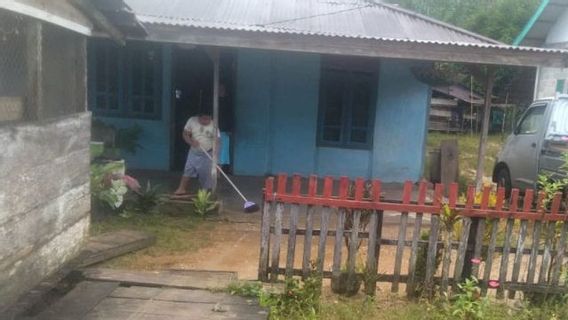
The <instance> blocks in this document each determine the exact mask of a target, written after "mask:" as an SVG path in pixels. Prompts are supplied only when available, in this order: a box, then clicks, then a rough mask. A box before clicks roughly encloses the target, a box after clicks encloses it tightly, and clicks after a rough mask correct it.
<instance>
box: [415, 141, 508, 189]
mask: <svg viewBox="0 0 568 320" xmlns="http://www.w3.org/2000/svg"><path fill="white" fill-rule="evenodd" d="M505 138H506V137H504V136H502V135H490V136H489V138H488V144H487V153H486V156H485V165H484V171H485V172H484V175H485V176H486V177H491V175H492V173H493V166H494V165H495V160H496V159H497V153H498V152H499V151H500V150H501V147H502V146H503V144H504V142H505ZM452 139H457V140H458V151H459V169H460V182H461V183H463V184H471V183H473V182H474V181H475V172H476V169H477V154H478V151H479V136H478V135H469V134H447V133H440V132H430V133H428V139H427V144H426V147H427V152H430V151H431V150H433V149H436V148H439V147H440V144H441V142H442V141H443V140H452ZM428 173H429V159H428V160H427V161H426V168H425V170H424V175H425V176H426V177H428Z"/></svg>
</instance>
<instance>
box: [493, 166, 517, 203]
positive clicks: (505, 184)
mask: <svg viewBox="0 0 568 320" xmlns="http://www.w3.org/2000/svg"><path fill="white" fill-rule="evenodd" d="M495 182H497V186H498V187H500V188H505V197H507V198H509V197H510V196H511V189H512V188H513V187H512V185H511V174H510V173H509V169H507V168H506V167H501V168H499V171H497V173H496V174H495Z"/></svg>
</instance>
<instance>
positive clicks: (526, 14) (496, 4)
mask: <svg viewBox="0 0 568 320" xmlns="http://www.w3.org/2000/svg"><path fill="white" fill-rule="evenodd" d="M388 2H390V3H395V4H399V5H400V6H402V7H404V8H407V9H410V10H412V11H416V12H418V13H422V14H424V15H427V16H429V17H432V18H435V19H438V20H441V21H444V22H447V23H450V24H453V25H456V26H458V27H462V28H464V29H467V30H470V31H473V32H475V33H479V34H481V35H484V36H486V37H489V38H492V39H495V40H498V41H501V42H504V43H512V42H513V40H514V39H515V37H516V36H517V35H518V34H519V33H520V32H521V30H522V29H523V27H524V26H525V24H526V23H527V21H528V20H529V19H530V17H531V16H532V14H533V13H534V11H535V10H536V8H537V6H538V5H539V3H540V0H388Z"/></svg>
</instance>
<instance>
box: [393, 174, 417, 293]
mask: <svg viewBox="0 0 568 320" xmlns="http://www.w3.org/2000/svg"><path fill="white" fill-rule="evenodd" d="M411 197H412V182H410V181H406V182H405V183H404V186H403V189H402V204H409V203H410V200H411ZM407 226H408V212H407V211H404V212H402V213H401V215H400V228H399V231H398V244H397V246H396V256H395V261H394V278H393V281H392V286H391V292H398V283H399V281H400V269H401V267H402V255H403V253H404V247H405V246H404V241H405V240H406V228H407Z"/></svg>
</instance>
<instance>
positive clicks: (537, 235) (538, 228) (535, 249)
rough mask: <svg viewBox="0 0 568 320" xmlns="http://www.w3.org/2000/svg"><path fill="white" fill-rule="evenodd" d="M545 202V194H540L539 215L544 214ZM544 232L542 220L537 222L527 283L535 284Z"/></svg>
mask: <svg viewBox="0 0 568 320" xmlns="http://www.w3.org/2000/svg"><path fill="white" fill-rule="evenodd" d="M543 200H544V193H543V192H540V193H539V194H538V200H537V207H536V209H537V214H541V213H542V205H543ZM541 232H542V222H541V221H540V220H536V221H535V222H534V224H533V235H532V244H531V255H530V258H529V268H528V272H527V282H528V283H533V282H534V279H535V273H536V265H537V259H538V248H539V246H540V234H541Z"/></svg>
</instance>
